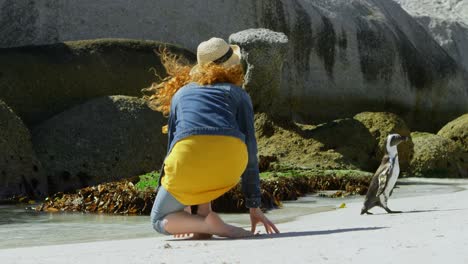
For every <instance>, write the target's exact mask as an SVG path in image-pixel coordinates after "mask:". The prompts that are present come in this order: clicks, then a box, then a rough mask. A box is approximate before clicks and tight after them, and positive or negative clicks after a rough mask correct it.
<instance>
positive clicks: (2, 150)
mask: <svg viewBox="0 0 468 264" xmlns="http://www.w3.org/2000/svg"><path fill="white" fill-rule="evenodd" d="M46 187H47V182H46V178H45V176H44V174H43V170H42V167H41V164H40V163H39V161H38V160H37V158H36V156H35V154H34V151H33V148H32V143H31V135H30V133H29V130H28V129H27V128H26V127H25V126H24V124H23V122H22V121H21V119H20V118H19V117H18V116H17V115H16V114H15V113H14V112H13V111H12V110H11V108H9V107H8V106H7V105H6V104H5V103H4V102H3V101H1V100H0V200H1V199H6V198H10V197H12V196H23V195H27V196H30V197H31V196H44V195H45V194H46V192H47V189H46Z"/></svg>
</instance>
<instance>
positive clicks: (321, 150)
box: [255, 113, 375, 171]
mask: <svg viewBox="0 0 468 264" xmlns="http://www.w3.org/2000/svg"><path fill="white" fill-rule="evenodd" d="M255 128H256V136H257V141H258V152H259V155H262V156H274V157H276V158H277V162H278V163H280V164H291V165H294V166H303V167H306V168H314V169H325V170H326V169H351V170H366V171H367V170H370V169H371V168H370V167H369V164H370V159H369V158H370V153H371V152H372V151H373V147H374V145H375V140H374V137H373V136H372V135H371V134H370V133H369V131H368V130H367V128H366V127H365V126H364V125H363V124H361V123H360V122H359V121H357V120H354V119H351V118H348V119H339V120H334V121H331V122H327V123H324V124H320V125H316V126H315V125H301V124H293V123H288V122H285V123H281V122H278V121H275V120H272V119H270V118H269V117H268V116H267V115H266V114H263V113H262V114H257V115H256V116H255Z"/></svg>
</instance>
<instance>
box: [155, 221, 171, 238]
mask: <svg viewBox="0 0 468 264" xmlns="http://www.w3.org/2000/svg"><path fill="white" fill-rule="evenodd" d="M152 223H153V229H154V230H156V232H158V233H159V234H162V235H171V234H170V233H168V232H167V231H166V223H167V219H164V218H162V219H156V220H155V221H152Z"/></svg>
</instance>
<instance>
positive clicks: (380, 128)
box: [354, 112, 413, 171]
mask: <svg viewBox="0 0 468 264" xmlns="http://www.w3.org/2000/svg"><path fill="white" fill-rule="evenodd" d="M354 119H356V120H358V121H359V122H361V123H362V124H363V125H364V126H366V127H367V129H369V132H370V133H371V134H372V136H373V137H374V138H375V141H376V144H375V146H374V150H373V151H372V163H373V168H374V169H377V168H378V166H379V164H380V162H381V160H382V157H383V155H385V154H386V148H385V146H386V144H387V136H388V135H389V134H393V133H397V134H400V135H402V136H407V137H410V139H409V140H408V141H406V142H403V143H400V144H399V145H398V147H397V148H398V160H399V163H400V168H401V170H402V171H406V170H408V168H409V163H410V160H411V158H412V157H413V142H412V141H411V135H410V133H411V132H410V130H409V128H408V126H407V125H406V124H405V121H404V120H403V119H401V118H400V117H398V116H397V115H395V114H393V113H388V112H363V113H359V114H357V115H355V116H354Z"/></svg>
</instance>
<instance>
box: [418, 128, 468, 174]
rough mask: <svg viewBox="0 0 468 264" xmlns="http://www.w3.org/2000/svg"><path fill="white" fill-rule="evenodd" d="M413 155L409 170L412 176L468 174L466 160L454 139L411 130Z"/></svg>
mask: <svg viewBox="0 0 468 264" xmlns="http://www.w3.org/2000/svg"><path fill="white" fill-rule="evenodd" d="M411 137H412V138H413V142H414V156H413V159H412V160H411V163H410V170H411V173H412V174H413V175H414V176H421V177H437V178H445V177H448V178H460V177H467V176H468V160H467V157H466V155H465V154H464V153H463V152H464V151H463V150H462V148H461V147H460V146H459V145H457V143H455V142H454V141H452V140H450V139H447V138H444V137H441V136H438V135H434V134H430V133H424V132H413V133H411Z"/></svg>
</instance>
